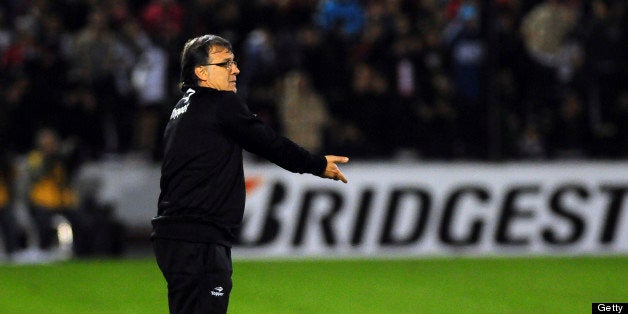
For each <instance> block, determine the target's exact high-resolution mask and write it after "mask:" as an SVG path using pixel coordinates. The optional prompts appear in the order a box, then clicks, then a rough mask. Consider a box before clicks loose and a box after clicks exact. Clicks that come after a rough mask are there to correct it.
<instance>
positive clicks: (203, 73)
mask: <svg viewBox="0 0 628 314" xmlns="http://www.w3.org/2000/svg"><path fill="white" fill-rule="evenodd" d="M194 74H196V77H198V79H199V80H201V81H207V78H208V76H209V73H208V72H207V67H204V66H199V67H196V68H194Z"/></svg>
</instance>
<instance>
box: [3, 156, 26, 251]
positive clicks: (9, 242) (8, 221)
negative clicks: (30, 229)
mask: <svg viewBox="0 0 628 314" xmlns="http://www.w3.org/2000/svg"><path fill="white" fill-rule="evenodd" d="M14 187H15V169H14V167H13V164H12V161H11V160H10V159H9V157H8V155H7V153H6V152H4V153H0V230H1V231H2V240H3V243H4V250H5V253H6V255H7V256H9V257H11V255H12V254H13V253H15V252H16V251H17V250H18V248H19V236H20V231H21V230H20V228H19V225H18V224H17V221H16V219H15V216H14V214H13V207H12V206H13V201H14V195H15V194H14V192H15V191H14Z"/></svg>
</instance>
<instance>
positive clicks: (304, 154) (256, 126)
mask: <svg viewBox="0 0 628 314" xmlns="http://www.w3.org/2000/svg"><path fill="white" fill-rule="evenodd" d="M217 109H218V113H217V115H218V117H219V121H220V122H219V123H220V124H221V127H222V128H223V129H224V130H225V133H226V134H227V135H228V136H230V137H231V138H233V139H234V140H235V141H236V142H237V143H238V144H240V146H242V148H244V149H246V150H247V151H249V152H251V153H254V154H257V155H260V156H262V157H264V158H266V159H268V160H269V161H271V162H273V163H275V164H277V165H278V166H280V167H282V168H284V169H286V170H288V171H291V172H296V173H311V174H314V175H317V176H320V175H322V174H323V172H324V171H325V167H326V166H327V160H326V159H325V157H323V156H316V155H313V154H311V153H310V152H308V151H307V150H305V149H304V148H302V147H301V146H299V145H297V144H296V143H294V142H292V141H291V140H289V139H287V138H285V137H283V136H280V135H278V134H277V133H276V132H275V131H274V130H273V129H271V128H270V127H269V126H268V125H266V124H265V123H264V122H263V121H262V120H260V119H259V118H258V117H257V115H255V114H253V113H251V111H250V110H249V108H248V106H247V105H246V104H245V103H244V102H243V101H242V99H241V98H240V97H239V96H238V95H236V94H235V93H229V94H228V95H227V96H226V97H225V99H224V101H221V102H220V105H219V106H218V108H217Z"/></svg>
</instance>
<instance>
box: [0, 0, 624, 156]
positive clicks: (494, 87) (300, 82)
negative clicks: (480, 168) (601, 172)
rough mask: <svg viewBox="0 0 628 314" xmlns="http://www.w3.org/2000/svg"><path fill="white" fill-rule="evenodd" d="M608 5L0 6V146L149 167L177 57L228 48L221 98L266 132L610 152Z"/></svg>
mask: <svg viewBox="0 0 628 314" xmlns="http://www.w3.org/2000/svg"><path fill="white" fill-rule="evenodd" d="M626 6H627V5H626V3H625V2H624V1H620V0H593V1H580V0H538V1H520V0H494V1H479V0H405V1H404V0H366V1H358V0H323V1H314V0H310V1H308V0H256V1H233V0H178V1H177V0H143V1H128V0H111V1H104V0H58V1H46V0H9V1H3V2H2V5H1V7H0V70H1V73H2V76H1V77H0V95H1V97H0V145H1V147H2V150H3V151H6V152H11V153H14V154H24V153H26V152H27V151H28V150H29V149H31V148H32V146H33V145H34V138H35V134H36V133H37V132H38V130H40V129H41V128H51V129H53V130H55V131H56V132H58V133H59V135H60V137H61V138H62V139H63V140H64V143H66V144H67V145H70V146H71V147H72V148H74V151H73V153H74V156H73V158H74V160H75V161H79V162H81V161H86V160H95V159H99V158H102V157H103V156H109V155H125V154H133V155H135V156H141V158H147V159H150V160H159V158H160V149H159V147H160V140H161V131H162V129H163V127H164V124H165V123H166V122H167V118H168V116H169V111H170V110H171V108H172V106H173V104H174V103H175V102H176V100H177V98H178V97H179V96H180V93H179V91H178V90H177V83H178V81H179V57H180V56H179V54H180V49H181V47H182V45H183V43H184V42H185V41H186V40H187V39H189V38H191V37H194V36H197V35H200V34H204V33H213V34H218V35H221V36H223V37H226V38H228V39H229V40H231V41H232V43H233V44H234V47H235V53H236V58H237V59H238V61H239V65H240V68H241V71H242V74H241V75H240V77H239V80H238V89H239V91H238V92H239V93H240V94H241V95H242V96H243V97H245V98H246V100H247V102H248V104H249V106H250V107H251V109H252V110H253V111H254V112H257V113H258V115H259V116H260V117H262V118H263V119H264V120H265V121H266V122H267V123H269V124H270V125H272V126H273V127H274V128H275V129H276V130H278V131H280V132H281V133H283V134H285V135H287V136H288V137H290V138H292V139H294V140H295V141H296V142H299V143H301V144H302V145H304V146H305V147H307V148H308V149H310V150H313V151H316V152H328V153H334V154H345V155H348V156H352V157H354V158H378V159H382V158H390V157H395V156H398V155H400V154H402V155H403V154H406V155H409V156H413V157H416V158H421V159H438V160H451V159H472V160H511V159H548V158H605V159H606V158H608V159H616V158H624V157H626V156H628V123H627V122H628V121H627V120H626V119H627V118H628V90H627V87H626V85H627V84H626V82H627V81H628V80H627V70H626V67H627V65H626V60H628V58H626V53H627V51H628V50H627V49H625V48H626V47H625V45H626V42H628V40H627V38H626V37H627V34H628V31H627V21H626V20H627V19H626V18H625V15H626V13H625V12H626Z"/></svg>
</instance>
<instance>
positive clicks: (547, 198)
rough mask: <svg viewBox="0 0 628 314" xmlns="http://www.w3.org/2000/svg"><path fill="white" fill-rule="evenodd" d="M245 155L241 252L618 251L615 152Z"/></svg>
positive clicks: (626, 203) (626, 231)
mask: <svg viewBox="0 0 628 314" xmlns="http://www.w3.org/2000/svg"><path fill="white" fill-rule="evenodd" d="M342 169H343V172H344V173H345V175H346V176H347V178H348V179H349V184H342V183H339V182H336V181H331V180H322V179H320V178H317V177H314V176H311V175H297V174H293V173H289V172H287V171H285V170H283V169H280V168H278V167H276V166H274V165H267V166H266V165H265V166H250V167H247V168H246V169H245V173H246V175H247V204H246V211H245V220H244V224H243V227H242V230H241V234H240V241H241V243H240V245H238V246H237V247H236V248H235V250H237V252H238V254H241V255H245V256H260V257H298V256H310V257H318V256H330V255H334V256H369V257H371V256H382V257H384V256H439V255H528V254H531V255H534V254H552V255H576V254H626V253H628V210H627V209H626V208H627V207H628V200H627V198H628V165H627V164H625V163H573V162H572V163H542V164H527V163H524V164H519V163H512V164H511V163H505V164H468V163H460V164H457V163H451V164H443V163H435V164H420V163H411V164H395V165H391V164H386V163H381V164H380V163H352V164H348V165H343V167H342Z"/></svg>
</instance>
